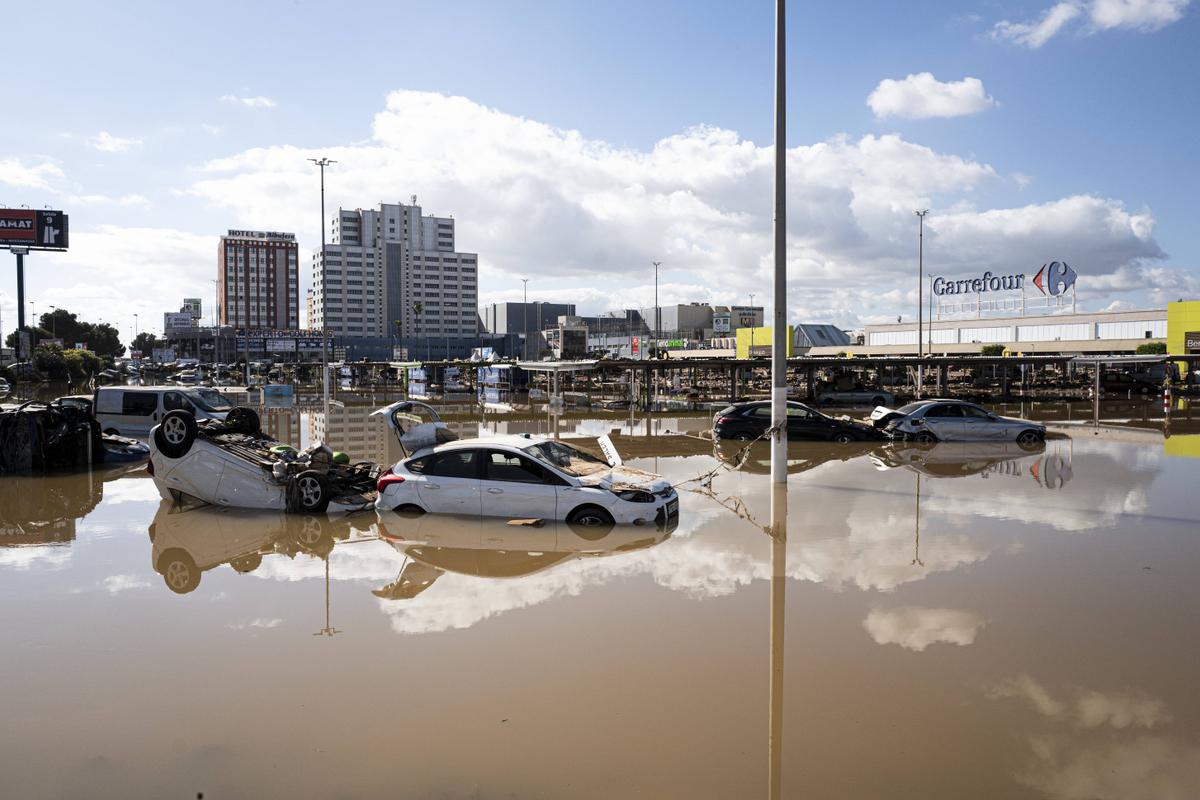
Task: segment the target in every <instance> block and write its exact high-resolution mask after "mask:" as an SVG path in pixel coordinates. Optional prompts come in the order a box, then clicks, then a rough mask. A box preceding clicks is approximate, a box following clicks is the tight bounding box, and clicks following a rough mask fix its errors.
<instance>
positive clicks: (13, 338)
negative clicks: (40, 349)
mask: <svg viewBox="0 0 1200 800" xmlns="http://www.w3.org/2000/svg"><path fill="white" fill-rule="evenodd" d="M25 330H27V331H29V334H30V337H31V341H33V342H34V343H37V342H40V341H41V340H42V339H49V338H50V331H44V330H42V329H41V328H38V327H35V326H30V325H26V326H25ZM4 346H5V347H16V346H17V331H16V330H15V329H14V330H13V331H12V332H11V333H9V334H8V336H7V337H5V339H4Z"/></svg>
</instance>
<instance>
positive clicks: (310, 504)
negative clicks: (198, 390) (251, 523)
mask: <svg viewBox="0 0 1200 800" xmlns="http://www.w3.org/2000/svg"><path fill="white" fill-rule="evenodd" d="M148 469H149V471H150V474H151V475H153V476H154V485H155V486H157V487H158V492H159V494H160V495H161V496H162V497H163V499H165V500H175V501H179V500H182V499H184V496H185V495H186V496H187V497H190V498H195V499H197V500H202V501H203V502H205V503H211V504H213V505H218V506H235V507H239V508H262V509H273V510H276V511H298V512H306V513H316V512H322V511H330V512H333V511H357V510H360V509H363V508H367V507H370V505H371V503H372V502H373V501H374V489H375V482H376V479H377V478H378V475H379V468H378V466H376V465H375V464H370V463H367V462H360V463H357V464H352V463H350V462H349V459H348V458H345V457H344V456H343V455H342V454H337V453H334V452H333V451H332V450H330V449H329V448H328V447H326V446H325V445H324V444H317V445H313V446H312V447H309V448H306V449H305V450H303V451H297V450H296V449H295V448H293V447H291V446H290V445H286V444H281V443H279V442H278V441H276V440H275V439H272V438H271V437H270V436H267V435H266V434H264V433H263V432H262V431H261V429H260V428H259V421H258V414H257V413H256V412H255V411H254V410H253V409H249V408H243V407H238V408H234V409H232V410H231V411H230V412H229V414H228V415H227V416H226V418H225V419H224V420H202V421H200V422H197V421H196V418H195V417H194V416H192V414H191V412H189V411H185V410H175V411H170V412H168V413H167V414H166V416H164V417H163V419H162V422H160V423H159V424H158V425H156V426H154V428H152V429H151V431H150V464H149V466H148Z"/></svg>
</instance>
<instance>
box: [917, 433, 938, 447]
mask: <svg viewBox="0 0 1200 800" xmlns="http://www.w3.org/2000/svg"><path fill="white" fill-rule="evenodd" d="M913 438H914V439H916V441H917V444H937V437H936V436H934V435H933V434H932V433H930V432H929V431H921V432H920V433H918V434H917V435H916V436H914V437H913Z"/></svg>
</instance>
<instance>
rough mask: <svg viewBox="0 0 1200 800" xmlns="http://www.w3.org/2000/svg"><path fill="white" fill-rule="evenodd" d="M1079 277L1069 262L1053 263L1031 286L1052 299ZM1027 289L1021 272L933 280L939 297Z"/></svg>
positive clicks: (1044, 268)
mask: <svg viewBox="0 0 1200 800" xmlns="http://www.w3.org/2000/svg"><path fill="white" fill-rule="evenodd" d="M1078 277H1079V274H1078V273H1077V272H1075V270H1073V269H1071V267H1070V266H1068V265H1067V262H1065V261H1051V262H1050V263H1049V264H1043V265H1042V268H1041V269H1039V270H1038V271H1037V274H1036V275H1034V276H1033V279H1032V281H1031V283H1032V284H1033V285H1034V286H1036V287H1037V288H1038V291H1039V292H1041V293H1042V294H1047V295H1050V296H1052V297H1057V296H1058V295H1060V294H1062V293H1063V292H1065V291H1066V290H1067V289H1070V288H1071V287H1072V286H1074V285H1075V279H1076V278H1078ZM1024 288H1025V276H1024V275H1021V274H1020V273H1014V274H1011V275H993V274H992V273H991V272H990V271H989V272H985V273H983V274H982V275H980V276H979V277H978V278H962V279H953V280H948V279H946V278H942V277H940V276H939V277H937V278H934V279H933V293H934V294H936V295H943V296H944V295H955V294H984V293H987V292H1007V291H1015V290H1017V289H1024Z"/></svg>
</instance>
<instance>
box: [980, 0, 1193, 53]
mask: <svg viewBox="0 0 1200 800" xmlns="http://www.w3.org/2000/svg"><path fill="white" fill-rule="evenodd" d="M1190 4H1191V0H1091V2H1088V3H1084V2H1081V0H1064V2H1060V3H1057V4H1055V5H1053V6H1051V7H1050V8H1048V9H1046V11H1045V13H1043V14H1042V16H1041V17H1040V18H1039V19H1038V20H1037V21H1035V22H1009V21H1008V20H1003V21H1001V22H997V23H996V24H995V25H994V26H993V27H992V38H994V39H1005V40H1008V41H1011V42H1015V43H1016V44H1020V45H1024V46H1025V47H1029V48H1038V47H1041V46H1042V45H1044V44H1045V43H1046V42H1048V41H1050V39H1052V38H1054V37H1055V36H1056V35H1057V34H1058V33H1060V32H1061V31H1062V30H1063V29H1064V28H1066V27H1067V25H1069V24H1070V23H1071V22H1073V21H1075V20H1077V19H1080V20H1082V19H1085V18H1086V20H1087V22H1088V24H1087V26H1086V27H1085V28H1084V29H1083V30H1082V31H1081V32H1082V33H1085V34H1092V33H1096V32H1098V31H1106V30H1114V29H1118V28H1124V29H1127V30H1134V31H1141V32H1144V33H1151V32H1153V31H1157V30H1159V29H1161V28H1164V27H1166V26H1167V25H1170V24H1171V23H1173V22H1178V21H1179V20H1180V19H1182V18H1183V14H1184V12H1185V11H1186V10H1187V8H1188V6H1189V5H1190Z"/></svg>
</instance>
